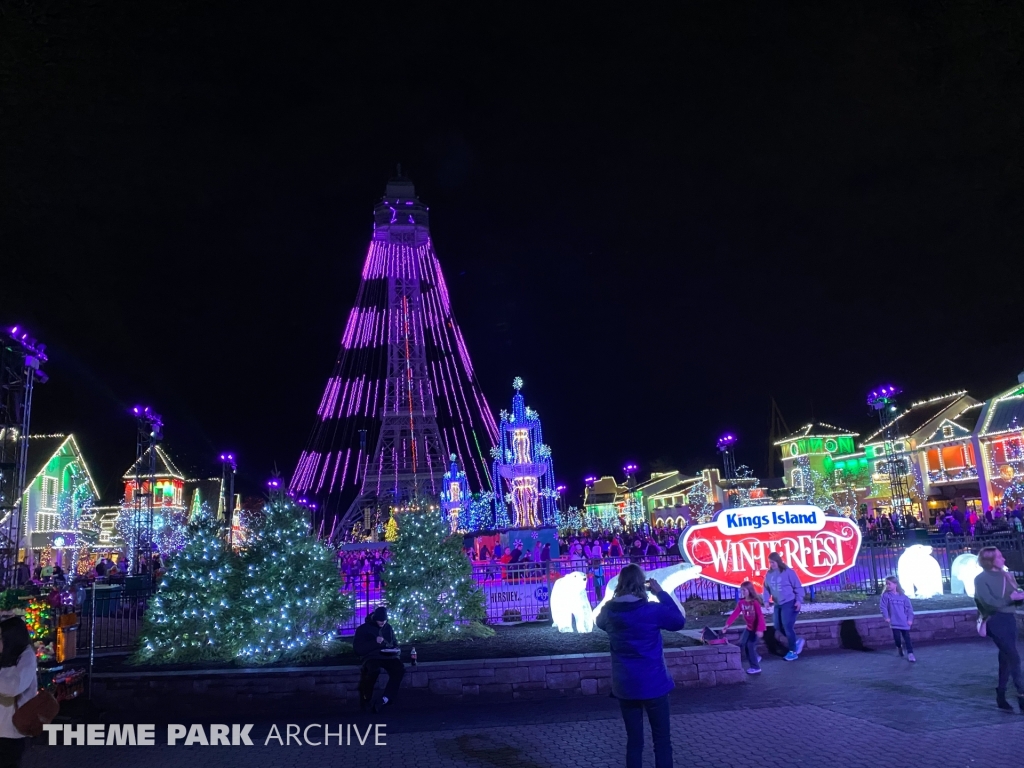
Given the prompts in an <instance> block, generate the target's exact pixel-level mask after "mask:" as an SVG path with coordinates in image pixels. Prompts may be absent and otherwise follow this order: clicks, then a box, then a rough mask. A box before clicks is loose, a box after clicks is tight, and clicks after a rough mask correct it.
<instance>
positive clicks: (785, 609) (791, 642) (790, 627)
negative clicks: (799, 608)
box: [774, 600, 797, 653]
mask: <svg viewBox="0 0 1024 768" xmlns="http://www.w3.org/2000/svg"><path fill="white" fill-rule="evenodd" d="M795 604H796V601H795V600H790V601H789V602H788V603H783V604H782V605H779V604H778V603H776V604H775V614H774V617H775V621H774V623H775V638H776V640H777V639H778V637H779V630H780V629H781V630H782V633H783V634H784V635H785V636H786V646H787V647H788V648H789V650H790V651H792V652H793V653H796V641H797V636H796V608H795V607H794V606H795Z"/></svg>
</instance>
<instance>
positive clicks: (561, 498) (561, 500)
mask: <svg viewBox="0 0 1024 768" xmlns="http://www.w3.org/2000/svg"><path fill="white" fill-rule="evenodd" d="M555 490H556V491H558V511H559V512H560V513H561V514H563V515H564V514H565V486H564V485H559V486H556V487H555Z"/></svg>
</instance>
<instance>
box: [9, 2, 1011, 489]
mask: <svg viewBox="0 0 1024 768" xmlns="http://www.w3.org/2000/svg"><path fill="white" fill-rule="evenodd" d="M350 5H351V4H349V3H338V2H331V3H319V4H316V3H281V2H277V3H260V2H250V3H244V4H239V3H209V2H185V1H184V0H179V2H160V1H159V0H152V2H145V3H123V2H117V1H116V0H92V2H86V3H83V2H72V0H53V2H24V3H22V2H18V3H4V8H3V14H4V15H3V18H2V22H3V25H4V31H3V42H2V48H0V76H2V81H0V92H2V99H3V109H2V112H0V195H2V197H0V321H3V322H4V323H7V324H11V323H14V322H18V323H23V324H27V325H28V326H29V327H31V328H32V330H33V331H34V332H35V335H37V336H38V337H39V339H40V340H42V341H44V342H46V343H47V344H48V345H49V350H50V353H51V361H50V364H49V366H48V371H49V373H50V375H51V381H50V382H49V383H48V384H46V385H45V386H44V387H42V388H40V389H39V391H38V392H37V396H36V407H35V411H34V426H35V427H36V431H56V430H60V431H74V432H75V433H77V434H78V435H79V437H80V440H81V444H82V446H83V448H84V449H85V451H86V452H87V458H89V459H90V461H91V463H92V464H93V465H94V468H95V470H96V474H98V475H99V476H100V477H99V478H98V480H99V481H100V484H101V486H104V487H105V489H106V496H107V498H106V500H107V501H108V502H113V501H116V500H117V498H118V497H119V493H118V492H116V483H117V478H118V477H119V475H120V473H121V472H122V471H123V470H124V469H125V468H126V467H127V466H128V464H130V463H131V461H132V459H133V458H134V450H135V447H134V426H133V423H132V421H131V420H130V418H129V417H128V416H127V415H126V413H125V410H126V409H127V408H128V407H130V406H131V405H134V404H135V403H137V402H144V403H149V404H152V405H153V406H154V407H155V408H156V409H157V410H158V411H160V412H161V413H162V414H163V415H164V417H165V420H166V422H167V427H166V438H167V442H166V444H167V446H168V448H169V449H170V450H171V452H172V454H173V455H175V456H177V457H179V458H180V463H181V464H182V466H183V468H187V469H189V470H191V471H201V472H204V473H213V472H216V471H218V470H217V468H216V464H215V462H214V461H213V459H214V457H215V455H216V454H217V453H218V452H220V451H221V450H224V449H226V448H230V449H234V450H235V451H236V452H237V453H238V454H239V455H240V461H241V466H240V477H241V479H242V481H243V483H245V484H247V487H248V489H250V490H254V489H256V487H257V485H258V484H261V483H262V481H263V480H265V479H266V477H268V476H269V473H270V471H271V469H272V468H273V465H274V462H277V465H278V466H279V467H280V468H281V470H282V471H283V472H284V473H285V474H290V473H291V470H292V468H293V466H294V462H295V460H296V458H297V455H298V453H299V451H300V450H301V447H302V446H303V444H304V442H305V439H306V436H307V435H308V432H309V429H310V427H311V426H312V423H313V419H314V416H315V411H316V407H317V405H318V403H319V398H320V394H321V392H322V389H323V385H324V381H325V379H326V377H327V376H328V374H329V373H330V371H331V368H332V364H333V361H334V358H335V355H336V353H337V345H338V339H339V338H340V333H341V330H342V327H343V325H344V321H345V318H346V316H347V313H348V310H349V307H350V305H351V303H352V301H353V299H354V297H355V293H356V288H357V285H358V279H359V272H360V269H361V266H362V261H363V258H364V256H365V252H366V247H367V244H368V240H369V236H370V232H371V225H372V218H371V211H372V208H373V205H374V204H375V202H376V201H377V200H378V199H379V198H380V196H381V195H382V194H383V190H384V185H385V183H386V181H387V179H388V177H389V176H390V175H391V174H392V172H393V169H394V164H395V162H401V163H402V164H403V168H404V169H405V170H406V171H407V173H408V174H409V176H411V178H412V179H413V181H414V182H415V183H416V186H417V191H418V193H419V195H420V197H421V199H423V200H424V201H425V202H426V203H427V204H428V205H429V206H430V207H431V225H432V227H431V228H432V232H433V235H434V241H435V244H436V247H437V251H438V255H439V257H440V259H441V263H442V266H443V268H444V269H445V271H446V275H447V278H448V282H449V285H450V289H451V294H452V302H453V306H454V310H455V314H456V317H457V318H458V320H459V322H460V324H461V326H462V329H463V332H464V334H465V336H466V340H467V344H468V346H469V350H470V354H471V355H472V357H473V359H474V362H475V366H476V369H477V373H478V375H479V377H480V379H481V383H482V385H483V388H484V391H485V393H486V395H487V397H488V398H489V399H490V402H491V405H492V407H493V408H494V409H499V408H502V407H508V401H509V399H510V397H511V394H512V390H511V387H510V384H511V381H512V378H513V377H514V376H516V375H520V376H522V377H523V378H524V379H525V380H526V389H525V390H524V394H526V396H527V401H528V403H529V404H531V405H532V406H533V407H534V408H536V409H537V410H538V411H539V412H540V414H541V417H542V418H543V420H544V429H545V437H546V440H547V442H549V443H550V444H551V446H552V449H553V456H554V462H555V470H556V475H558V476H559V479H560V480H561V481H564V482H567V483H568V484H569V485H570V488H571V489H572V490H573V491H576V492H578V491H579V489H580V486H581V482H580V481H581V478H582V477H583V476H584V475H586V474H590V473H611V472H616V473H619V471H620V468H621V466H622V464H623V463H624V462H625V461H627V460H631V461H636V462H638V463H639V464H640V466H641V470H642V472H643V471H647V470H650V469H651V468H652V467H657V466H659V462H660V464H661V465H672V466H676V467H679V468H681V469H685V470H693V469H697V468H700V467H702V466H705V465H710V464H712V463H714V462H715V461H716V454H715V452H714V443H715V440H716V438H717V437H718V435H719V434H721V433H722V432H723V431H725V430H733V431H735V432H736V433H737V434H738V435H739V438H740V443H739V446H738V450H737V455H738V460H739V461H740V462H741V463H748V464H750V465H751V466H752V467H753V468H754V470H755V472H757V473H763V472H764V469H765V462H766V443H767V438H768V418H769V405H770V396H772V395H774V397H775V398H776V400H777V401H778V403H779V406H780V408H781V410H782V413H783V415H784V416H785V418H786V420H787V421H788V423H789V426H790V427H794V428H795V427H796V426H799V425H800V424H802V423H805V422H806V421H808V420H810V419H811V418H814V419H817V420H826V421H831V422H837V423H839V424H841V425H845V426H849V427H851V428H855V429H858V428H860V429H864V428H867V427H868V426H869V425H870V424H869V418H870V417H869V415H868V413H867V409H866V406H865V405H864V395H865V392H866V391H867V390H869V389H870V388H872V387H874V386H877V385H878V384H880V383H885V382H895V383H898V384H900V385H902V386H903V387H904V389H905V390H906V392H907V396H906V397H907V399H908V400H913V399H918V398H925V397H928V396H931V395H934V394H940V393H944V392H946V391H949V390H953V389H960V388H967V389H969V390H970V391H971V392H972V393H973V394H975V395H976V396H978V397H989V396H991V395H992V394H995V393H996V392H998V391H1001V390H1002V389H1005V388H1006V387H1008V386H1009V385H1010V384H1012V383H1013V382H1014V381H1015V380H1016V375H1017V373H1018V371H1020V370H1021V368H1022V367H1024V344H1022V341H1021V339H1022V337H1021V327H1022V321H1021V317H1022V304H1021V290H1022V287H1024V266H1022V265H1024V258H1022V243H1024V202H1022V201H1024V194H1022V193H1024V169H1022V146H1024V144H1022V113H1024V71H1022V70H1024V67H1022V58H1021V57H1022V52H1024V6H1022V5H1021V4H1019V3H1012V2H957V3H952V2H946V3H935V2H918V3H888V4H885V6H886V7H884V8H880V9H879V8H876V9H874V10H860V9H858V8H857V7H856V4H845V3H808V4H802V5H805V6H806V7H804V8H795V7H793V8H789V9H784V10H782V9H779V8H778V7H776V4H771V3H763V2H751V3H740V4H722V3H720V2H687V3H681V4H677V5H674V6H673V8H674V10H673V14H674V15H668V14H666V13H665V12H663V10H660V9H659V8H658V7H656V6H654V5H652V4H646V3H644V4H636V3H632V4H618V7H617V9H616V10H614V11H612V12H605V11H602V10H601V9H600V8H599V7H598V5H596V4H595V5H591V6H588V7H587V9H586V11H585V12H579V11H578V10H576V11H573V12H566V13H565V15H564V16H559V15H558V14H559V13H560V11H559V10H558V7H559V4H557V3H556V4H549V5H548V7H545V9H544V10H543V12H538V11H536V10H531V9H527V8H525V7H524V8H520V7H519V6H516V5H509V4H504V5H502V4H498V5H493V4H492V5H478V4H477V5H469V4H467V5H464V6H460V5H458V4H443V3H420V4H419V6H418V8H416V9H413V10H401V9H399V8H398V6H397V5H395V4H370V3H362V4H359V5H360V6H361V7H362V8H363V11H362V12H363V13H364V15H362V16H358V17H357V16H353V15H350V13H348V12H347V11H345V10H344V9H345V8H347V7H348V6H350Z"/></svg>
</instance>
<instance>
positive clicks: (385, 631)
mask: <svg viewBox="0 0 1024 768" xmlns="http://www.w3.org/2000/svg"><path fill="white" fill-rule="evenodd" d="M352 649H353V650H354V651H355V653H356V655H358V656H361V657H362V658H363V666H362V669H361V670H360V675H359V708H360V710H361V711H363V712H367V711H369V709H370V707H371V704H372V700H373V687H374V686H375V685H376V684H377V678H378V677H380V671H381V670H382V669H383V670H384V671H385V672H387V673H388V683H387V685H386V686H385V687H384V695H383V696H382V697H381V700H380V702H379V703H378V704H376V705H374V706H373V710H374V712H380V710H381V709H383V708H384V707H385V706H387V705H388V704H391V703H393V702H394V700H395V696H396V695H397V694H398V687H399V686H400V685H401V684H402V678H403V677H405V665H404V664H403V663H402V660H401V659H400V658H399V655H400V653H401V651H400V649H399V648H398V643H396V642H395V631H394V630H393V629H392V628H391V625H390V624H388V609H387V608H385V607H384V606H383V605H382V606H379V607H378V608H376V609H375V610H374V611H373V613H371V614H370V615H369V616H367V617H366V621H365V622H364V623H363V624H361V625H360V626H359V627H358V628H357V629H356V635H355V638H354V639H353V641H352Z"/></svg>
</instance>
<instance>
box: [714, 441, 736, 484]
mask: <svg viewBox="0 0 1024 768" xmlns="http://www.w3.org/2000/svg"><path fill="white" fill-rule="evenodd" d="M735 445H736V435H734V434H732V433H731V432H726V433H725V434H724V435H722V436H721V437H720V438H718V443H717V446H718V452H719V453H721V454H722V468H723V469H724V471H725V477H726V479H727V480H732V479H733V478H735V477H736V458H735V456H734V455H733V446H735Z"/></svg>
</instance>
